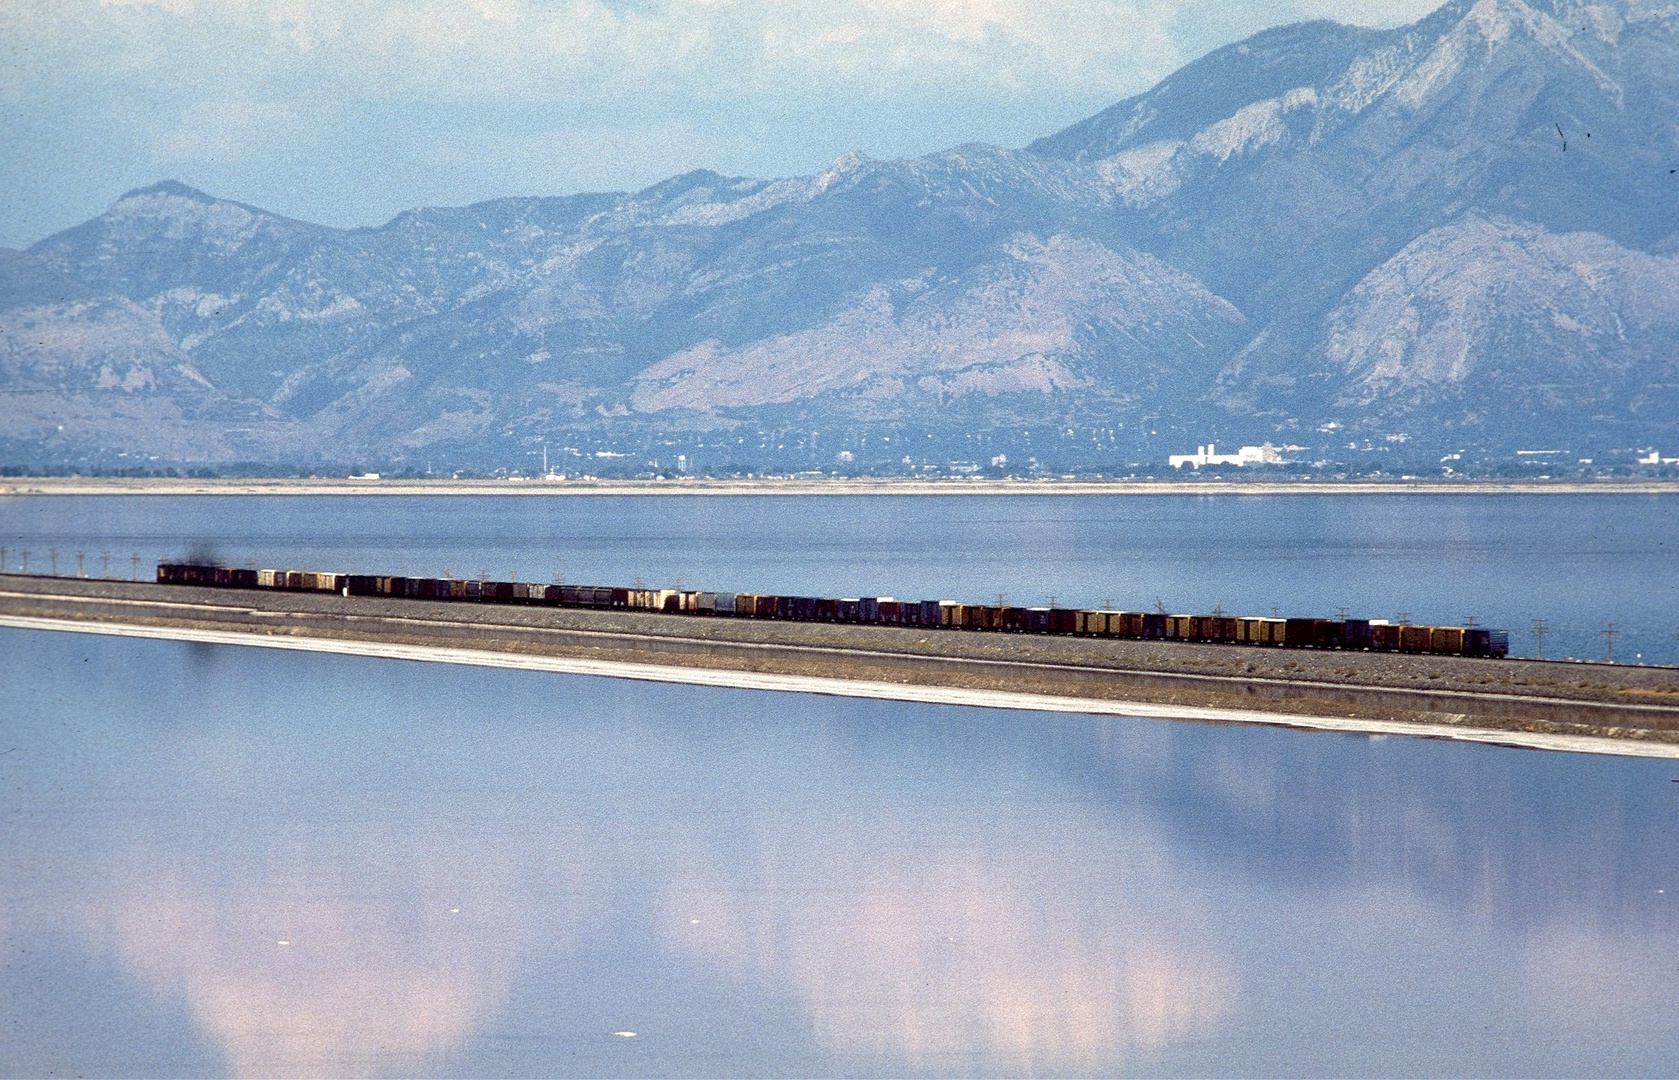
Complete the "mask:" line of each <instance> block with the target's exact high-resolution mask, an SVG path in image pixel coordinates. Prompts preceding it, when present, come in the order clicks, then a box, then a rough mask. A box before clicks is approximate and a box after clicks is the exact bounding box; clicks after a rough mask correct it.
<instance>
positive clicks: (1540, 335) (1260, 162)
mask: <svg viewBox="0 0 1679 1080" xmlns="http://www.w3.org/2000/svg"><path fill="white" fill-rule="evenodd" d="M1676 248H1679V4H1675V3H1669V2H1666V0H1594V2H1591V3H1584V2H1581V0H1533V2H1523V0H1451V2H1450V3H1447V4H1446V5H1445V6H1444V7H1442V8H1440V9H1439V10H1438V11H1436V12H1434V13H1433V14H1432V15H1430V16H1428V17H1427V18H1425V19H1423V20H1421V21H1419V22H1418V23H1416V24H1414V25H1412V26H1408V27H1401V28H1398V29H1395V30H1385V31H1369V30H1359V29H1354V28H1349V27H1344V26H1338V25H1336V24H1333V23H1327V22H1315V23H1304V24H1299V25H1295V26H1288V27H1280V28H1277V29H1275V30H1270V31H1266V32H1265V33H1262V34H1259V35H1256V36H1255V37H1253V38H1251V39H1249V40H1247V41H1244V42H1240V43H1237V44H1234V45H1231V46H1228V47H1226V48H1223V49H1220V50H1218V51H1216V52H1214V53H1212V54H1210V55H1208V56H1207V57H1205V58H1203V59H1201V60H1198V61H1196V62H1195V63H1193V64H1191V65H1189V66H1187V67H1186V68H1185V69H1183V70H1182V71H1180V72H1178V73H1176V74H1174V75H1173V76H1172V77H1170V78H1168V79H1166V80H1165V81H1163V82H1162V83H1161V84H1160V85H1159V86H1157V87H1155V88H1153V89H1151V90H1149V91H1148V92H1146V93H1144V94H1141V95H1138V96H1137V97H1135V98H1132V99H1130V100H1128V101H1125V102H1121V103H1119V104H1116V105H1115V106H1113V107H1112V108H1110V109H1107V110H1104V111H1103V112H1101V113H1099V114H1097V115H1096V116H1093V117H1091V118H1089V119H1087V120H1085V121H1082V122H1080V123H1078V124H1075V125H1073V126H1071V127H1069V128H1067V129H1066V130H1064V131H1062V132H1059V133H1057V134H1054V135H1051V136H1048V137H1046V138H1044V139H1041V140H1039V141H1037V142H1036V143H1033V144H1032V145H1031V146H1030V147H1029V148H1027V149H1025V150H1018V151H1011V150H1002V149H997V148H994V147H986V146H961V147H957V148H954V149H952V150H949V151H945V152H942V153H937V154H930V155H926V156H924V157H920V158H913V159H907V160H902V161H873V160H869V159H866V158H863V157H860V156H857V155H848V156H846V157H843V158H841V159H839V160H838V161H836V162H835V163H834V164H833V166H832V167H831V168H829V169H827V170H825V171H824V172H822V173H819V174H817V175H815V176H808V177H797V178H790V179H782V180H773V181H772V180H754V179H745V178H735V177H724V176H720V175H717V174H715V173H711V172H704V171H700V172H693V173H688V174H685V175H682V176H678V177H674V178H672V179H670V180H667V181H665V182H663V183H661V184H657V185H654V186H653V187H650V188H648V189H646V190H644V191H640V192H634V193H603V194H591V195H579V196H573V197H568V198H528V199H500V200H494V201H492V202H488V203H482V204H478V205H475V206H469V207H462V208H443V209H423V210H415V211H410V212H407V213H404V214H401V215H399V216H398V217H396V218H394V219H393V220H391V221H390V222H387V223H386V224H384V225H382V226H379V227H376V228H366V229H350V230H340V229H330V228H325V227H321V226H316V225H312V224H309V223H305V222H297V221H292V220H290V219H287V218H284V217H280V216H278V215H274V214H270V213H267V212H265V211H262V210H260V209H257V208H254V207H250V206H245V205H242V204H239V203H233V202H228V201H225V200H219V199H216V198H213V197H211V196H209V195H205V194H203V193H201V192H197V191H194V190H192V189H190V188H186V187H184V186H182V185H180V184H176V183H172V182H171V183H164V184H159V185H155V186H154V187H151V188H146V189H142V190H139V191H135V192H130V193H129V194H128V195H126V196H124V197H123V198H122V199H120V200H118V202H117V203H116V204H115V205H113V207H112V208H111V209H110V210H109V211H107V212H106V213H105V214H103V215H101V216H100V217H98V218H95V219H93V220H92V221H89V222H87V223H85V224H83V225H80V226H77V227H76V228H74V229H71V230H68V231H66V232H64V233H60V234H58V235H56V236H53V237H49V238H47V239H46V240H43V241H42V242H41V243H40V244H37V245H35V247H33V248H32V249H31V251H30V252H29V253H28V254H27V255H13V256H7V257H6V259H7V260H10V261H9V262H8V261H5V260H0V320H4V321H0V334H3V335H4V336H5V340H6V342H7V343H8V348H9V349H10V350H11V351H10V352H9V353H8V357H9V359H8V363H9V364H10V366H9V367H8V368H6V369H5V376H4V378H5V379H6V381H7V384H8V385H7V387H6V388H7V389H14V390H28V391H29V393H27V394H18V393H14V394H12V395H10V396H11V397H13V398H16V399H18V400H19V401H21V400H23V399H28V400H31V401H35V402H36V404H35V405H32V406H30V407H29V408H30V409H33V410H34V411H33V412H31V411H29V410H28V409H24V410H22V411H20V406H18V405H17V404H16V403H15V402H14V403H13V404H12V405H9V406H8V408H10V409H12V412H11V413H9V414H8V418H7V419H6V420H5V431H4V434H5V435H6V436H7V437H8V438H9V440H10V442H9V443H8V445H9V446H12V447H15V446H18V445H24V444H27V443H28V442H29V440H31V439H37V440H38V439H41V438H45V437H46V436H44V435H42V434H41V433H42V432H44V431H50V432H51V433H52V438H53V439H59V436H60V434H61V433H59V432H58V431H57V421H56V420H54V419H52V418H53V417H55V416H56V415H58V413H61V412H63V411H64V410H65V409H66V408H69V403H70V402H81V403H82V404H79V405H77V406H76V408H77V409H80V410H81V412H79V413H78V414H77V415H78V416H79V417H80V419H79V420H78V421H77V423H78V424H79V425H81V426H80V427H79V428H77V429H76V430H77V431H78V432H79V434H77V435H75V437H74V438H71V436H70V435H69V434H65V435H64V438H63V440H60V442H58V443H55V444H54V445H55V446H61V449H62V453H63V454H64V455H66V456H71V457H73V456H74V454H76V453H82V454H84V455H92V456H98V455H108V454H109V453H112V452H132V453H141V454H151V453H154V452H156V451H157V449H158V447H157V446H154V445H152V443H153V442H155V441H156V440H151V437H150V436H149V434H148V431H147V428H146V426H145V424H144V423H140V422H133V423H127V424H126V426H124V425H122V424H117V423H116V421H115V420H113V421H112V422H111V425H108V427H109V430H106V429H105V428H102V427H101V423H102V422H101V421H100V420H99V415H100V413H99V409H100V408H103V407H104V406H97V407H96V406H95V405H90V404H88V402H98V401H107V400H108V401H111V402H115V401H118V400H122V401H125V402H129V403H130V404H131V405H132V403H134V402H138V401H146V402H149V403H151V404H149V405H148V406H147V407H148V408H152V407H154V406H155V408H156V409H161V410H164V411H166V412H167V411H169V410H173V412H171V413H170V415H171V416H174V417H175V418H176V419H175V420H172V421H170V424H173V425H174V426H173V427H169V426H168V425H164V426H165V427H168V430H169V431H170V432H171V434H170V435H169V436H168V438H167V440H166V441H167V443H168V446H169V447H170V448H171V449H170V450H169V452H170V453H172V454H177V455H178V456H181V455H184V456H185V457H188V458H190V457H192V456H193V455H194V454H197V455H200V456H202V457H205V458H209V459H216V458H222V459H225V458H227V457H229V456H234V457H237V456H240V455H244V456H246V457H249V458H254V459H259V460H274V461H279V460H288V461H315V460H322V459H325V460H333V461H357V462H377V461H385V462H393V463H398V464H400V463H403V462H416V461H421V460H437V461H455V462H460V463H465V464H474V463H482V462H500V463H503V464H505V463H507V462H508V461H519V460H520V459H521V458H522V456H524V455H528V454H529V453H532V452H534V451H533V450H532V448H533V447H537V446H539V445H547V444H558V443H561V442H569V443H572V444H574V445H576V446H581V445H583V444H584V443H588V444H590V445H596V444H598V445H601V446H603V447H605V446H611V447H615V448H617V449H615V450H613V451H612V452H614V453H616V452H619V451H622V452H626V453H628V452H631V450H635V453H638V454H642V455H644V456H645V457H647V458H651V457H653V456H656V455H655V454H654V452H653V451H651V450H649V449H648V447H650V446H653V445H655V444H657V445H663V443H664V442H670V441H671V439H673V438H676V437H677V436H675V435H671V434H669V433H671V432H679V433H687V434H684V435H681V436H680V437H681V438H683V439H688V440H690V441H691V442H693V444H694V445H695V446H699V445H700V441H702V440H703V438H704V437H707V436H704V435H703V433H705V432H712V433H716V437H715V438H713V442H714V443H719V442H723V441H727V442H729V443H731V444H734V445H742V446H744V445H750V444H752V443H754V442H756V443H757V444H758V445H760V446H761V447H762V449H763V453H764V454H766V455H770V457H771V458H773V454H772V453H771V452H772V450H781V449H786V446H787V445H788V444H787V442H786V440H785V439H783V438H781V437H780V436H777V435H772V434H771V433H772V432H773V431H779V430H781V429H782V428H785V427H787V426H789V425H791V426H793V427H795V428H800V429H808V430H809V431H812V432H814V431H818V430H836V429H837V430H838V431H840V432H847V431H852V432H857V433H859V438H862V435H861V433H864V432H867V431H872V430H877V429H878V430H880V431H887V430H903V429H905V428H906V427H913V428H916V429H918V430H924V431H925V433H926V436H927V437H928V439H929V447H932V446H942V445H943V444H942V443H941V442H940V440H945V441H946V442H948V443H949V446H948V447H947V448H946V449H948V450H949V452H950V454H951V455H952V456H954V455H957V454H958V453H960V454H962V455H967V454H970V453H973V454H977V453H978V452H977V450H974V449H972V447H971V446H970V444H973V445H977V443H975V440H980V441H988V442H987V444H988V445H989V444H990V443H996V442H997V441H998V440H1003V441H1007V440H1008V439H1016V440H1019V439H1025V438H1027V437H1028V435H1029V432H1028V429H1043V428H1045V427H1048V428H1051V429H1056V430H1065V431H1067V432H1069V433H1071V432H1074V431H1075V430H1082V431H1084V432H1085V434H1083V435H1080V436H1079V437H1080V438H1084V439H1086V441H1087V442H1089V441H1090V440H1091V439H1096V440H1097V442H1101V440H1103V439H1105V440H1106V442H1101V446H1103V447H1106V449H1102V450H1100V452H1098V450H1094V449H1089V447H1087V450H1089V453H1088V454H1087V455H1086V457H1087V458H1089V460H1093V461H1103V460H1107V459H1105V458H1102V457H1101V455H1102V454H1107V455H1109V457H1111V458H1112V459H1114V460H1123V459H1126V458H1132V459H1134V458H1136V457H1137V456H1138V455H1142V456H1144V457H1145V458H1146V457H1147V456H1148V455H1151V454H1158V453H1160V450H1159V448H1158V447H1156V446H1155V445H1154V443H1153V442H1152V441H1151V440H1152V439H1153V438H1154V436H1153V434H1152V433H1155V432H1160V431H1164V432H1167V433H1168V434H1171V437H1172V438H1173V439H1176V440H1178V441H1180V442H1183V443H1185V444H1187V445H1193V443H1194V441H1195V439H1196V437H1197V436H1198V435H1200V434H1203V433H1204V434H1205V436H1207V437H1213V436H1217V437H1219V438H1221V439H1224V440H1226V441H1228V440H1229V439H1231V438H1242V439H1251V440H1255V441H1257V440H1259V439H1262V438H1266V437H1273V436H1280V437H1282V438H1286V439H1289V440H1295V439H1299V438H1302V437H1308V433H1311V432H1314V431H1315V430H1317V429H1319V428H1324V429H1327V430H1332V431H1344V430H1346V429H1353V430H1354V431H1358V432H1361V433H1362V434H1363V435H1364V436H1365V437H1369V438H1374V437H1376V436H1377V435H1384V434H1385V435H1393V436H1394V437H1399V436H1400V435H1403V436H1404V437H1405V438H1411V439H1417V440H1425V441H1426V440H1427V439H1429V438H1434V439H1438V440H1441V441H1451V442H1453V443H1454V444H1455V443H1457V442H1461V441H1463V440H1465V439H1469V440H1472V441H1478V442H1479V443H1481V444H1484V445H1486V446H1488V447H1493V448H1496V447H1500V446H1503V447H1509V446H1512V445H1517V444H1522V443H1526V442H1528V441H1529V440H1530V439H1531V438H1537V437H1538V436H1539V435H1541V434H1544V435H1549V434H1551V433H1555V432H1569V433H1571V435H1570V437H1571V438H1575V439H1577V440H1580V441H1582V444H1585V443H1590V442H1591V441H1593V440H1599V441H1601V440H1613V441H1616V442H1617V444H1618V445H1631V444H1634V443H1637V442H1641V441H1654V440H1659V439H1663V438H1668V437H1671V436H1674V435H1679V412H1676V410H1675V404H1676V403H1675V399H1674V397H1673V394H1672V389H1671V388H1672V386H1673V385H1674V382H1675V374H1674V372H1673V370H1672V361H1671V359H1670V358H1671V357H1673V356H1675V355H1679V317H1676V307H1675V289H1674V288H1673V287H1672V286H1673V282H1674V280H1675V278H1676V274H1679V270H1676V265H1675V262H1674V260H1673V258H1672V257H1671V256H1672V252H1673V251H1674V250H1675V249H1676ZM7 267H10V269H7ZM113 394H115V395H118V396H111V395H113ZM43 395H44V396H43ZM53 395H58V397H57V398H56V399H55V398H54V397H53ZM89 395H91V396H89ZM100 395H104V397H101V396H100ZM55 401H56V402H57V403H56V404H55V403H54V402H55ZM131 411H132V409H131ZM158 415H159V416H162V415H163V413H161V412H160V413H158ZM49 421H50V424H49ZM160 423H161V421H160ZM160 430H161V429H160ZM1011 431H1013V432H1015V434H1014V435H1010V434H1008V433H1009V432H1011ZM1116 432H1124V433H1126V434H1125V435H1124V436H1123V437H1122V436H1120V435H1117V434H1116ZM183 433H186V434H183ZM230 433H233V434H230ZM1099 433H1105V434H1099ZM1172 433H1175V434H1172ZM235 435H236V436H237V437H234V436H235ZM725 435H726V436H727V438H726V439H725V438H724V436H725ZM1162 437H1163V438H1164V437H1165V436H1162ZM1336 437H1339V436H1336ZM149 440H150V441H149ZM660 440H663V442H660ZM1127 440H1129V441H1128V442H1127ZM815 441H816V440H815V437H814V436H812V438H811V442H812V444H813V445H814V444H815ZM842 441H843V437H842ZM684 445H687V443H684ZM824 445H826V444H824ZM1027 445H1028V447H1035V446H1036V444H1027ZM1090 445H1091V446H1094V445H1096V444H1095V443H1091V444H1090ZM118 446H121V447H122V448H123V449H122V450H121V451H116V450H113V448H114V447H118ZM78 447H79V448H80V449H78ZM183 447H186V448H187V449H185V450H184V449H182V448H183ZM637 447H640V449H636V448H637ZM193 448H196V449H193ZM189 451H190V452H189ZM55 452H56V451H55ZM940 452H943V451H942V450H941V451H940ZM1032 452H1034V453H1035V452H1036V451H1035V450H1033V451H1032ZM929 453H932V450H929ZM1091 454H1094V455H1096V456H1095V457H1090V455H1091ZM981 456H983V455H981ZM637 460H638V461H639V460H642V459H641V458H637ZM766 460H769V459H766ZM789 460H791V459H789ZM812 460H814V459H812ZM892 460H894V461H895V460H896V459H895V458H894V459H892Z"/></svg>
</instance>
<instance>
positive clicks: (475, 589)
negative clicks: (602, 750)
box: [157, 563, 1510, 657]
mask: <svg viewBox="0 0 1679 1080" xmlns="http://www.w3.org/2000/svg"><path fill="white" fill-rule="evenodd" d="M157 580H158V581H159V582H160V583H161V584H165V585H197V586H210V587H216V588H231V589H277V590H286V591H291V592H316V593H338V594H341V595H344V596H384V597H405V598H411V599H416V600H450V601H459V602H465V603H479V604H536V605H545V606H548V607H576V608H597V609H598V608H610V609H621V610H628V611H648V612H661V613H666V614H673V615H697V616H712V617H721V618H735V619H781V620H789V621H794V622H842V623H867V624H872V625H886V626H916V627H936V628H938V629H943V630H989V631H996V632H1002V633H1017V634H1061V635H1075V636H1081V637H1106V638H1130V639H1135V640H1155V641H1195V642H1209V643H1226V644H1232V645H1264V646H1275V647H1281V648H1307V649H1361V650H1375V651H1379V652H1409V653H1442V654H1448V655H1454V656H1485V657H1503V656H1506V655H1508V653H1509V651H1510V638H1509V635H1508V634H1507V633H1506V632H1505V631H1503V630H1493V629H1490V628H1487V627H1480V626H1424V625H1420V624H1417V623H1408V622H1407V623H1394V622H1388V621H1386V620H1383V619H1278V618H1269V619H1267V618H1253V617H1242V616H1235V615H1224V614H1215V615H1173V614H1169V613H1167V612H1164V611H1105V610H1104V611H1097V610H1091V609H1087V608H1058V607H1008V606H1004V605H995V606H993V605H988V604H963V603H958V602H957V601H954V600H898V599H895V598H893V597H890V596H864V597H846V598H838V599H836V598H831V597H822V596H772V595H765V594H762V593H729V592H722V593H715V592H695V591H688V590H681V589H645V588H627V589H626V588H615V587H610V586H604V585H542V584H536V583H530V582H522V581H479V580H473V579H470V578H466V579H462V578H415V577H384V576H374V575H363V574H332V573H320V572H317V571H303V570H249V569H239V568H235V567H228V566H206V565H200V564H196V563H159V564H158V568H157Z"/></svg>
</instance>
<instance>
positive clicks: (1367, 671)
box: [0, 575, 1679, 757]
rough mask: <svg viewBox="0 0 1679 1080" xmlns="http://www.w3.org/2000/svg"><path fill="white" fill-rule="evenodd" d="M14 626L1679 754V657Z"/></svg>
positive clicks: (492, 611)
mask: <svg viewBox="0 0 1679 1080" xmlns="http://www.w3.org/2000/svg"><path fill="white" fill-rule="evenodd" d="M0 625H9V626H19V627H31V628H35V629H42V630H79V631H83V632H96V633H114V634H122V635H126V636H144V637H161V638H174V639H180V640H199V641H213V642H217V643H227V644H250V645H268V646H277V647H286V648H296V649H305V650H308V651H327V652H342V653H357V654H362V655H378V656H388V657H392V658H400V659H409V660H441V661H445V662H451V663H469V664H489V665H492V666H509V667H524V668H533V669H537V670H549V671H568V672H572V673H576V674H591V675H606V676H614V677H624V678H644V679H652V680H654V681H663V682H671V681H677V682H691V683H697V684H704V685H723V686H743V687H749V688H758V689H771V690H790V691H803V692H817V693H832V694H841V695H844V696H857V697H886V698H896V699H900V700H911V701H942V702H947V703H951V704H969V705H983V706H989V707H1003V708H1014V709H1039V710H1046V711H1055V712H1088V713H1099V714H1109V715H1112V714H1120V715H1132V716H1162V717H1177V718H1182V719H1194V720H1203V721H1230V722H1261V723H1273V724H1283V725H1289V726H1297V727H1310V728H1323V729H1331V730H1342V731H1359V732H1367V733H1370V734H1377V733H1393V734H1407V735H1437V736H1444V737H1451V738H1466V739H1470V740H1472V741H1479V742H1502V743H1509V744H1512V745H1524V746H1533V747H1539V748H1547V749H1568V750H1588V751H1593V752H1603V753H1622V754H1626V753H1632V754H1637V755H1639V756H1646V755H1653V756H1663V757H1669V756H1671V757H1679V669H1672V668H1652V667H1629V666H1608V665H1587V664H1572V663H1547V662H1535V661H1528V660H1479V659H1470V658H1463V657H1432V656H1405V655H1392V654H1377V653H1358V652H1332V651H1324V652H1317V651H1314V650H1279V649H1266V648H1256V647H1242V646H1229V645H1195V644H1187V643H1177V642H1134V641H1113V640H1101V639H1080V638H1037V637H1029V636H1025V635H1012V634H994V633H975V632H966V631H949V630H931V629H915V628H905V627H868V626H851V625H842V624H805V623H783V622H772V621H757V620H735V619H727V618H717V617H694V616H677V615H658V614H649V613H641V612H629V611H624V612H618V611H591V610H582V609H569V608H565V609H559V608H546V607H507V606H502V605H477V604H460V603H438V602H434V601H424V600H393V599H387V598H377V597H341V596H335V595H324V596H323V595H309V594H300V593H274V592H269V591H265V590H231V589H227V590H222V589H198V588H188V587H178V586H163V585H156V584H151V583H133V582H121V581H112V580H103V579H85V578H47V577H33V576H22V575H0Z"/></svg>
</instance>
